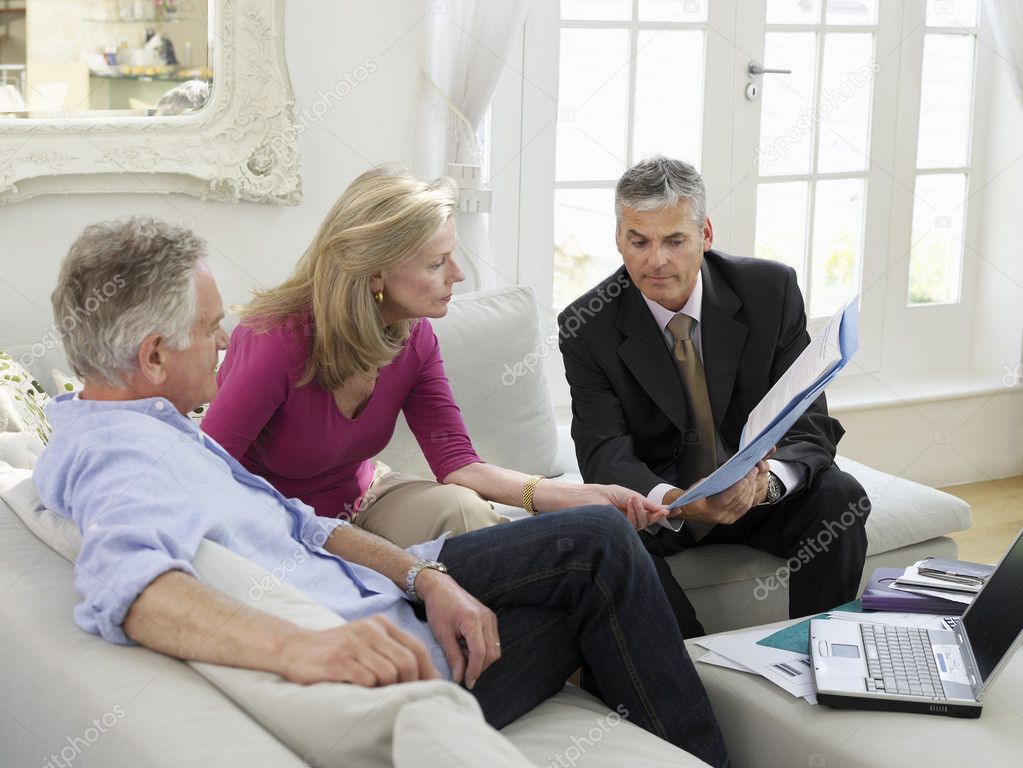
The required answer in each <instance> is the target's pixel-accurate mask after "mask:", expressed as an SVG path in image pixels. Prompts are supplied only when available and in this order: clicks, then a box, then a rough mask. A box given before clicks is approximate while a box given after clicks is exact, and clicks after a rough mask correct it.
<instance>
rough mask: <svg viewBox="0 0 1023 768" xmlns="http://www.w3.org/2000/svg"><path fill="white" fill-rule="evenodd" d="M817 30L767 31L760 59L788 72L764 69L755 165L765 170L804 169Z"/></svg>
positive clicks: (809, 134) (810, 134)
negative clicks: (785, 73) (769, 73)
mask: <svg viewBox="0 0 1023 768" xmlns="http://www.w3.org/2000/svg"><path fill="white" fill-rule="evenodd" d="M816 48H817V35H816V34H815V33H813V32H771V33H768V34H767V35H765V40H764V61H765V62H766V63H767V65H768V66H771V67H775V68H778V69H791V70H792V74H790V75H764V96H763V106H762V107H761V113H760V148H759V150H758V152H757V169H758V170H759V171H760V173H761V174H763V175H770V174H776V173H806V172H807V171H809V170H810V151H811V149H812V147H813V103H814V93H813V86H814V70H815V69H816V64H817V55H816V53H817V51H816Z"/></svg>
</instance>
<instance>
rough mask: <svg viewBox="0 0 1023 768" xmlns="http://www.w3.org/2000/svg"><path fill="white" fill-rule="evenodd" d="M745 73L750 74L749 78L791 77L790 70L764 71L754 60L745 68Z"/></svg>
mask: <svg viewBox="0 0 1023 768" xmlns="http://www.w3.org/2000/svg"><path fill="white" fill-rule="evenodd" d="M746 71H747V72H748V73H749V74H750V77H757V76H758V75H791V74H792V70H791V69H765V68H764V67H763V66H762V65H761V64H760V62H759V61H757V60H756V59H754V60H753V61H751V62H750V63H749V66H747V67H746Z"/></svg>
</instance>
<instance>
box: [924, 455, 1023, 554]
mask: <svg viewBox="0 0 1023 768" xmlns="http://www.w3.org/2000/svg"><path fill="white" fill-rule="evenodd" d="M941 490H943V491H945V492H946V493H951V494H952V495H953V496H958V497H959V498H960V499H963V500H964V501H966V502H967V503H968V504H969V505H970V506H971V507H972V511H973V527H972V528H970V530H968V531H962V532H960V533H952V534H949V535H950V536H951V537H952V538H953V539H955V540H956V542H957V543H958V544H959V559H960V560H969V561H971V562H974V563H997V562H998V561H999V560H1000V559H1001V557H1002V555H1004V554H1005V550H1007V549H1008V548H1009V545H1010V544H1012V542H1013V540H1015V538H1016V534H1017V533H1019V530H1020V528H1023V475H1020V476H1018V477H1007V478H1005V479H1004V480H987V481H985V482H983V483H969V484H967V485H952V486H949V487H948V488H942V489H941Z"/></svg>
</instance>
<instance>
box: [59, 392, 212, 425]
mask: <svg viewBox="0 0 1023 768" xmlns="http://www.w3.org/2000/svg"><path fill="white" fill-rule="evenodd" d="M112 411H135V412H137V413H143V414H145V415H147V416H152V417H153V418H155V419H159V420H160V421H162V422H164V423H166V424H169V425H170V426H172V427H174V428H175V429H177V430H180V431H181V432H190V433H196V434H198V432H199V428H198V427H197V426H196V424H195V422H193V421H192V420H191V419H190V418H188V417H187V416H184V415H182V414H181V413H179V412H178V409H177V408H175V407H174V404H173V403H171V401H170V400H168V399H167V398H165V397H147V398H143V399H141V400H83V399H82V398H81V397H79V396H78V393H77V392H74V393H71V392H68V393H67V394H63V395H59V396H57V397H55V398H53V400H52V401H51V402H50V404H49V405H48V406H47V407H46V416H47V418H48V419H49V421H50V422H51V423H52V424H53V425H54V426H59V425H60V424H61V423H62V422H65V423H66V422H67V421H69V420H73V419H75V418H81V417H82V416H87V415H89V414H92V413H102V412H112Z"/></svg>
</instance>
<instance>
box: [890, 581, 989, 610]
mask: <svg viewBox="0 0 1023 768" xmlns="http://www.w3.org/2000/svg"><path fill="white" fill-rule="evenodd" d="M888 586H889V587H890V588H891V589H894V590H897V591H899V592H910V593H912V594H914V595H928V596H930V597H940V598H941V599H942V600H948V601H950V602H953V603H962V604H963V605H969V604H970V603H972V602H973V598H974V595H970V594H967V593H965V592H949V591H947V590H944V589H928V588H927V587H910V586H906V585H904V584H889V585H888Z"/></svg>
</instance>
